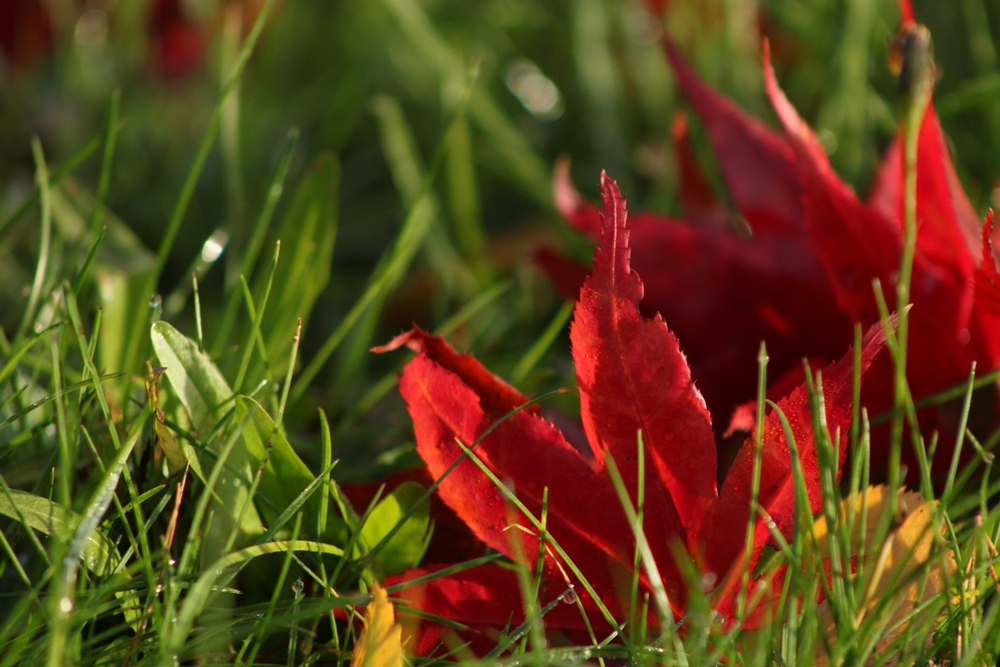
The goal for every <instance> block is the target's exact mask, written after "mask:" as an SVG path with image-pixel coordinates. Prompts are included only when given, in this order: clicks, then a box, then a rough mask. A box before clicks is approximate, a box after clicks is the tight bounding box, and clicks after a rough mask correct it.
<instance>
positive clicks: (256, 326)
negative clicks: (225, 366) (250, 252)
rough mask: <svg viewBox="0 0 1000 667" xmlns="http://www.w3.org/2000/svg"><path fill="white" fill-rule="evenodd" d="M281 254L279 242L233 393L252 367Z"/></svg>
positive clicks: (250, 303)
mask: <svg viewBox="0 0 1000 667" xmlns="http://www.w3.org/2000/svg"><path fill="white" fill-rule="evenodd" d="M280 254H281V241H277V242H276V243H275V245H274V259H273V260H272V261H271V270H270V271H268V273H267V281H266V282H265V283H264V292H263V295H262V296H261V299H260V308H258V309H257V312H256V313H255V314H254V316H253V324H252V325H251V327H250V333H249V334H248V335H247V342H246V344H245V345H244V347H243V358H242V359H241V360H240V369H239V371H238V372H237V373H236V381H235V382H234V383H233V393H236V394H238V393H240V390H241V389H242V388H243V380H244V378H246V373H247V368H248V367H249V366H250V357H251V355H252V354H253V349H254V342H255V340H256V338H257V336H258V332H259V331H260V325H261V322H262V321H263V319H264V312H265V311H266V310H267V302H268V299H269V298H270V296H271V287H272V285H273V284H274V273H275V271H276V270H277V268H278V256H279V255H280ZM248 301H249V304H248V305H249V306H251V307H252V304H253V301H250V300H248ZM263 361H264V363H267V362H268V359H267V358H266V357H265V358H264V359H263Z"/></svg>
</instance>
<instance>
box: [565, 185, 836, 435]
mask: <svg viewBox="0 0 1000 667" xmlns="http://www.w3.org/2000/svg"><path fill="white" fill-rule="evenodd" d="M567 179H568V174H567V173H566V172H565V170H561V169H557V170H556V173H555V182H556V188H557V191H562V192H563V193H564V194H563V196H562V198H561V200H562V201H563V202H564V203H565V202H569V201H572V202H574V204H573V208H572V209H570V208H569V207H566V208H564V209H562V212H563V213H564V215H567V219H569V220H570V222H571V224H574V226H577V227H578V228H580V227H581V226H582V225H584V224H585V225H587V227H586V230H587V231H588V233H591V234H592V230H591V229H590V228H591V226H592V225H593V219H595V218H596V219H597V220H598V221H599V219H600V212H599V211H598V209H596V208H594V207H591V206H589V205H588V204H585V203H584V202H583V201H582V199H581V198H580V196H579V195H578V194H577V193H576V190H575V188H574V187H573V185H572V183H570V182H569V181H568V180H567ZM567 193H571V194H567ZM557 201H559V199H557ZM570 215H572V216H573V217H570ZM630 228H631V238H632V244H631V245H632V247H633V248H634V251H633V253H632V262H631V264H632V267H633V268H634V269H635V271H636V272H638V273H639V274H640V275H641V276H643V284H644V288H645V296H644V298H643V300H642V303H641V304H640V309H641V312H642V314H644V315H646V316H653V315H655V314H657V313H660V314H661V315H662V316H663V317H664V319H665V320H666V321H667V322H668V323H669V324H670V327H671V330H672V331H673V332H674V334H675V335H676V336H677V338H678V340H679V341H680V345H681V349H682V350H683V351H684V354H685V355H686V357H687V360H688V363H689V364H690V366H691V374H692V376H693V378H694V381H695V384H696V385H697V387H698V389H699V390H700V391H701V393H702V395H703V396H704V397H705V401H706V403H707V405H708V407H709V410H710V412H711V414H712V416H713V420H714V421H715V422H716V423H720V424H724V423H728V421H729V420H730V418H731V416H732V413H733V410H734V409H735V408H736V406H737V405H740V404H742V403H745V402H746V401H748V400H751V399H753V397H754V395H755V394H756V387H757V350H758V348H759V347H760V342H761V341H762V340H764V341H767V344H768V349H769V350H771V351H772V353H771V367H770V370H771V373H772V377H780V376H781V375H784V374H785V373H787V372H789V371H791V370H792V369H794V368H796V367H797V366H798V364H799V362H800V361H801V359H802V358H803V357H809V358H818V359H822V360H824V361H831V360H833V359H836V358H838V357H839V356H840V355H841V354H843V351H844V350H845V349H847V346H848V345H849V344H850V341H851V335H852V333H851V325H850V320H849V319H848V318H847V317H846V316H845V315H844V314H843V313H842V312H841V311H840V310H839V309H838V308H837V304H836V301H835V299H834V294H833V291H832V289H831V287H830V282H829V278H828V277H827V275H826V272H825V271H824V269H823V266H822V263H821V262H820V260H819V257H818V256H817V253H816V251H815V250H814V249H813V247H812V244H811V241H810V239H809V237H808V236H807V235H806V234H799V235H795V236H783V235H781V234H774V233H772V234H761V235H753V236H750V237H749V238H747V237H746V236H742V235H740V234H738V233H737V232H735V231H734V230H732V229H729V228H720V227H718V226H713V225H692V224H688V223H687V222H684V221H680V220H674V219H670V218H665V217H660V216H655V215H651V214H648V213H647V214H639V215H637V216H633V217H632V218H631V220H630ZM598 240H599V239H598Z"/></svg>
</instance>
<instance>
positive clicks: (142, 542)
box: [62, 283, 155, 586]
mask: <svg viewBox="0 0 1000 667" xmlns="http://www.w3.org/2000/svg"><path fill="white" fill-rule="evenodd" d="M62 298H63V299H64V301H65V303H66V311H67V312H68V313H69V318H70V322H71V323H72V325H73V326H72V329H71V331H72V332H73V334H74V336H75V338H76V342H77V346H78V347H79V350H80V356H81V357H82V359H83V364H84V373H83V377H84V378H87V377H89V378H90V381H91V382H92V383H93V385H94V395H95V396H96V397H97V402H98V405H100V409H101V410H100V412H101V416H102V417H103V418H104V422H105V424H106V426H107V432H108V435H109V436H110V437H111V443H112V445H113V446H114V449H115V451H116V452H119V451H121V449H122V446H123V445H122V442H121V437H120V436H119V434H118V428H117V426H116V425H115V419H114V415H113V414H112V412H111V406H110V405H109V404H108V398H107V396H105V394H104V387H103V385H102V384H101V380H100V374H99V373H98V372H97V368H96V367H95V366H94V359H93V356H92V346H91V345H90V344H89V342H88V341H87V338H86V335H85V332H84V328H83V322H82V321H81V318H80V309H79V307H78V305H77V301H76V295H75V294H73V292H72V290H71V288H70V285H69V283H63V286H62ZM148 416H149V413H148V411H146V410H144V411H142V413H141V416H140V417H139V418H138V419H136V420H135V421H134V422H133V423H132V424H131V425H130V428H129V430H128V431H126V433H127V437H128V439H129V440H131V439H132V438H133V437H138V435H139V434H140V433H141V432H142V429H143V427H144V426H145V423H146V419H147V418H148ZM120 473H121V475H122V477H123V478H124V480H125V489H126V490H127V491H128V497H129V499H130V500H131V502H132V503H133V511H132V514H133V516H134V517H135V523H136V528H137V529H138V530H137V531H136V534H135V535H133V531H132V528H131V526H130V524H129V523H128V522H123V527H124V529H125V533H126V535H127V536H128V538H129V542H130V543H131V546H132V547H133V548H136V549H139V548H140V547H141V551H140V553H139V557H140V561H141V563H142V568H143V573H144V574H145V576H146V584H147V585H149V586H154V585H155V583H154V582H155V575H154V572H153V563H152V560H151V558H152V556H151V554H152V550H151V549H150V547H149V541H148V539H147V529H146V520H145V517H144V516H143V512H142V506H141V505H140V504H139V503H138V502H137V500H136V499H137V498H138V497H139V491H138V489H137V488H136V485H135V480H134V479H132V473H131V471H130V469H129V467H128V466H125V467H124V468H122V469H121V471H120ZM112 500H113V502H114V503H115V508H116V510H118V512H119V515H121V503H120V502H119V500H118V497H117V496H116V495H114V494H112ZM136 537H138V543H137V542H136Z"/></svg>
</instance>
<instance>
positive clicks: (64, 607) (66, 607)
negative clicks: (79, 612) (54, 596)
mask: <svg viewBox="0 0 1000 667" xmlns="http://www.w3.org/2000/svg"><path fill="white" fill-rule="evenodd" d="M59 611H61V612H62V613H64V614H68V613H70V612H71V611H73V600H72V598H70V597H64V598H63V599H61V600H59Z"/></svg>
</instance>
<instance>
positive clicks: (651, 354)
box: [570, 173, 716, 563]
mask: <svg viewBox="0 0 1000 667" xmlns="http://www.w3.org/2000/svg"><path fill="white" fill-rule="evenodd" d="M601 194H602V198H603V200H604V216H603V220H602V229H601V244H600V247H599V248H598V249H597V250H596V251H595V253H594V269H593V272H592V274H591V276H590V277H589V278H588V279H587V280H586V282H585V283H584V286H583V289H582V290H581V292H580V300H579V302H578V304H577V307H576V312H575V315H574V321H573V326H572V329H571V331H570V339H571V341H572V344H573V358H574V360H575V361H576V373H577V381H578V382H579V386H580V403H581V417H582V419H583V424H584V430H585V431H586V433H587V437H588V440H589V442H590V445H591V448H592V449H593V452H594V456H595V458H596V459H597V461H598V462H599V463H603V461H604V457H605V456H606V455H608V454H610V455H611V456H612V457H613V458H614V461H615V464H616V465H617V466H618V469H619V470H620V471H621V473H622V478H623V479H624V481H625V484H626V486H627V487H628V488H630V489H636V488H638V486H637V481H638V479H637V476H638V468H637V462H636V451H637V449H636V448H637V440H636V434H637V432H638V431H642V434H643V441H644V443H645V447H646V451H647V452H648V456H649V459H650V461H651V465H650V466H648V467H647V475H650V476H651V479H650V481H649V482H648V483H647V484H646V494H647V495H646V510H647V513H648V514H647V516H649V517H653V516H656V517H657V518H656V519H655V521H656V522H657V525H658V526H660V530H659V531H658V534H657V536H656V538H655V539H654V540H653V542H654V543H653V544H652V548H653V550H654V553H656V552H657V551H659V553H660V554H662V556H661V557H660V558H658V561H660V562H663V563H669V562H671V561H672V553H671V543H672V542H674V541H676V540H678V539H680V540H683V541H685V542H686V543H687V544H691V543H692V541H693V540H694V535H695V534H696V533H697V530H698V527H699V526H700V524H701V517H702V516H703V515H704V513H705V511H706V510H707V508H708V506H709V505H710V504H711V503H712V502H713V501H714V499H715V495H716V488H715V467H716V466H715V462H716V452H715V439H714V436H713V434H712V427H711V419H710V417H709V415H708V410H707V408H706V407H705V401H704V399H703V398H702V396H701V394H700V393H699V392H698V390H697V389H696V388H695V386H694V382H693V381H692V379H691V371H690V368H689V367H688V364H687V360H686V359H685V358H684V355H683V354H682V353H681V350H680V345H679V343H678V341H677V338H676V337H675V336H674V334H673V333H671V332H670V331H669V330H668V329H667V325H666V323H665V322H664V320H663V318H662V317H660V316H658V315H657V316H656V317H654V318H653V319H651V320H647V319H646V318H644V317H643V316H642V315H641V314H640V312H639V303H640V301H641V300H642V296H643V284H642V280H641V278H640V277H639V275H638V274H637V273H636V272H635V271H633V270H632V267H631V261H630V256H631V248H630V245H629V234H630V223H629V219H628V211H627V207H626V203H625V199H624V197H622V195H621V192H620V190H619V188H618V185H617V183H616V182H615V180H614V179H613V178H611V177H609V176H608V175H607V174H606V173H602V175H601Z"/></svg>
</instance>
